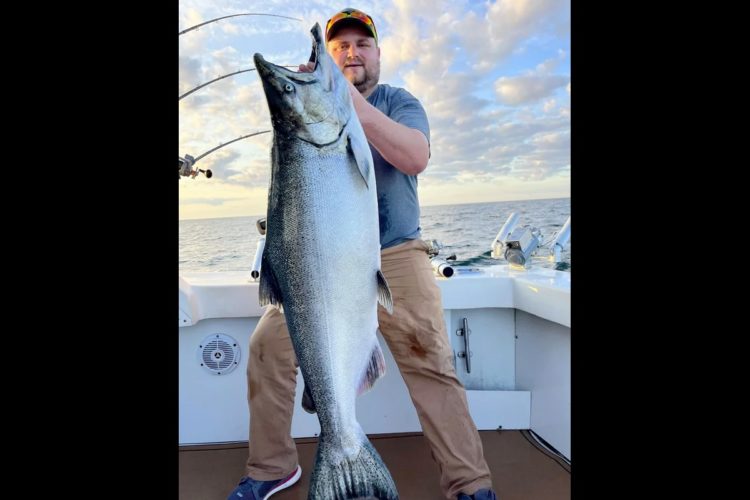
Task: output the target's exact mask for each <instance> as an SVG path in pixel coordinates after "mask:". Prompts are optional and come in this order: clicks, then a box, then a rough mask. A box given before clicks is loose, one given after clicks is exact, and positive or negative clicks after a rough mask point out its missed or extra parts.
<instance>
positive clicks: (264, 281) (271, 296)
mask: <svg viewBox="0 0 750 500" xmlns="http://www.w3.org/2000/svg"><path fill="white" fill-rule="evenodd" d="M258 298H259V299H260V305H262V306H267V305H268V304H273V305H275V306H276V307H278V308H279V310H280V311H281V312H284V307H283V304H282V302H281V291H280V289H279V283H278V281H276V275H275V274H273V269H271V263H270V262H269V261H268V259H267V258H266V254H265V252H264V253H263V258H262V259H261V263H260V285H259V286H258Z"/></svg>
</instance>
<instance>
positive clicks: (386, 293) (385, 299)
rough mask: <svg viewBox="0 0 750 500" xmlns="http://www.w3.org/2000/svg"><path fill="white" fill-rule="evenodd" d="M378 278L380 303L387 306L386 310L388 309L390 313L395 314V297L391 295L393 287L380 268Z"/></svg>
mask: <svg viewBox="0 0 750 500" xmlns="http://www.w3.org/2000/svg"><path fill="white" fill-rule="evenodd" d="M376 278H377V280H378V302H380V305H382V306H383V307H385V310H386V311H388V314H393V298H392V297H391V289H390V287H389V286H388V282H387V281H386V280H385V276H383V273H381V272H380V269H378V272H377V274H376Z"/></svg>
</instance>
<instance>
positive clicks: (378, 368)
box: [357, 341, 385, 396]
mask: <svg viewBox="0 0 750 500" xmlns="http://www.w3.org/2000/svg"><path fill="white" fill-rule="evenodd" d="M383 375H385V358H384V357H383V350H382V349H381V348H380V344H379V343H378V342H377V341H375V347H374V348H373V349H372V352H371V353H370V358H369V361H368V362H367V367H366V368H365V373H364V374H363V375H362V379H361V380H360V381H359V384H358V385H357V396H359V395H360V394H362V393H363V392H367V391H368V390H370V389H371V388H372V386H373V385H375V382H376V381H377V380H378V379H379V378H380V377H382V376H383Z"/></svg>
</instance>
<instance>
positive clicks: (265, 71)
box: [253, 23, 324, 83]
mask: <svg viewBox="0 0 750 500" xmlns="http://www.w3.org/2000/svg"><path fill="white" fill-rule="evenodd" d="M310 33H312V50H311V52H310V58H309V59H308V61H307V65H308V67H309V66H310V63H312V70H310V71H309V72H307V71H294V70H292V69H289V68H285V67H283V66H279V65H277V64H274V63H272V62H269V61H266V60H265V59H264V58H263V56H262V55H261V54H260V53H257V52H256V53H255V54H254V55H253V61H254V62H255V68H256V69H257V70H258V73H259V74H260V75H261V77H262V78H263V79H265V78H266V77H268V76H271V75H274V74H275V75H279V76H283V77H286V78H289V79H290V80H294V81H296V82H300V83H312V82H313V81H314V80H316V79H317V76H316V75H315V72H316V70H317V69H318V66H319V65H320V49H321V46H324V42H323V35H322V30H321V28H320V24H318V23H315V26H313V28H312V29H311V30H310Z"/></svg>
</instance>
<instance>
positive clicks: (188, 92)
mask: <svg viewBox="0 0 750 500" xmlns="http://www.w3.org/2000/svg"><path fill="white" fill-rule="evenodd" d="M283 67H284V68H297V67H299V65H297V66H293V65H289V64H284V65H283ZM248 71H255V68H250V69H241V70H239V71H235V72H234V73H228V74H226V75H223V76H220V77H218V78H214V79H213V80H211V81H209V82H206V83H202V84H200V85H198V86H197V87H195V88H194V89H193V90H189V91H187V92H185V93H184V94H182V95H181V96H180V98H179V99H178V101H180V100H182V98H183V97H187V96H189V95H190V94H192V93H193V92H195V91H196V90H199V89H201V88H203V87H205V86H206V85H210V84H212V83H214V82H218V81H219V80H221V79H222V78H226V77H228V76H232V75H239V74H240V73H246V72H248Z"/></svg>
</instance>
